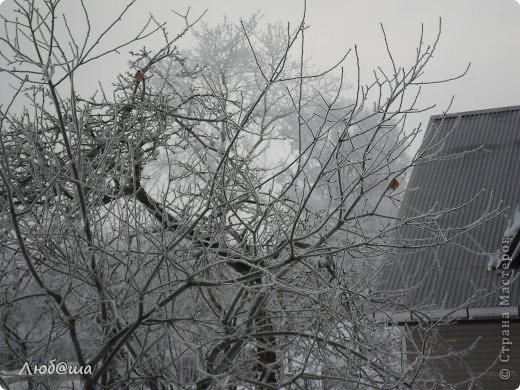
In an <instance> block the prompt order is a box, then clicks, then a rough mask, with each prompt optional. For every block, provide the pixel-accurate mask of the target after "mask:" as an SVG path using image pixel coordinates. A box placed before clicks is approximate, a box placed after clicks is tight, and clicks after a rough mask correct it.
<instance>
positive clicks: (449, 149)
mask: <svg viewBox="0 0 520 390" xmlns="http://www.w3.org/2000/svg"><path fill="white" fill-rule="evenodd" d="M448 134H449V135H448ZM447 135H448V137H447V139H446V142H445V143H443V145H442V146H440V147H439V148H438V154H437V155H436V158H439V157H442V156H448V155H451V154H453V153H457V152H463V151H467V150H472V149H475V148H478V147H479V146H483V148H482V149H480V150H478V151H475V152H471V153H467V154H465V155H464V156H463V157H459V158H456V159H448V160H441V161H439V160H435V161H432V162H430V163H428V164H424V165H419V166H416V167H415V168H414V169H413V171H412V174H411V177H410V182H409V184H408V190H407V193H406V194H405V198H404V205H406V206H403V207H402V208H401V210H400V215H401V216H403V215H406V216H412V215H417V212H418V211H422V212H425V211H427V210H430V209H432V208H433V209H434V210H436V211H439V210H442V209H446V208H453V207H457V206H459V205H461V204H464V203H465V202H468V201H469V200H470V199H472V198H473V197H474V196H475V195H476V194H477V193H479V191H481V190H482V189H486V191H485V192H484V194H483V196H481V197H479V198H477V199H476V200H475V201H474V202H471V203H470V204H469V205H468V206H467V207H465V208H464V209H462V210H459V211H457V212H453V213H449V214H448V215H446V216H444V217H442V218H440V219H439V220H438V221H437V222H438V224H439V225H440V226H442V227H444V228H446V227H460V226H463V225H465V224H468V223H470V222H471V221H475V220H476V219H478V217H479V216H480V215H482V213H483V212H484V211H485V209H486V207H488V205H489V201H490V199H491V205H492V206H494V207H497V206H498V205H501V207H502V208H503V207H508V206H509V207H510V209H509V210H508V211H507V212H506V213H505V214H506V215H503V216H499V217H496V218H494V219H493V220H491V221H488V222H486V223H485V224H482V225H480V226H478V227H476V228H474V229H472V230H471V231H470V232H469V233H468V234H465V235H463V236H462V237H459V238H458V239H457V240H455V241H454V242H453V243H452V244H450V245H445V246H442V247H440V248H436V249H434V248H430V249H425V250H415V252H413V253H410V252H407V253H406V254H401V255H394V256H393V257H392V258H390V261H389V264H388V269H387V270H386V272H385V273H384V277H383V280H382V286H381V287H382V290H383V291H394V292H395V291H400V290H403V289H409V288H412V289H411V290H409V291H406V293H405V294H403V300H402V303H405V304H407V305H412V306H414V307H416V306H420V305H427V306H428V307H430V308H431V309H451V308H455V307H459V306H460V305H462V304H464V303H465V302H467V301H468V300H470V299H472V300H474V298H475V294H477V296H478V297H482V299H479V301H478V302H473V303H471V304H470V305H469V306H468V307H497V306H499V304H500V298H499V296H500V293H499V292H497V291H496V288H497V287H500V286H501V283H502V279H501V278H502V275H501V272H499V270H491V271H489V270H488V268H487V263H488V257H487V256H485V255H483V254H481V253H482V252H487V253H495V252H496V251H497V249H498V248H499V246H500V245H501V240H502V235H503V233H504V230H505V229H506V228H507V225H508V218H509V216H510V215H511V214H512V213H513V212H514V209H515V207H516V205H518V204H520V106H516V107H505V108H499V109H491V110H482V111H472V112H466V113H457V114H449V115H446V116H444V117H443V116H433V117H432V118H431V119H430V123H429V126H428V130H427V133H426V135H425V138H424V141H423V146H422V150H424V148H425V147H426V146H425V145H428V144H429V143H430V142H433V143H435V142H436V141H439V140H441V139H443V138H444V137H446V136H447ZM414 189H415V190H414ZM501 201H502V203H500V202H501ZM453 233H455V232H453ZM401 234H402V236H403V237H404V239H411V240H415V239H425V240H426V242H427V241H428V238H430V240H431V237H432V234H431V232H427V231H425V230H424V229H418V228H413V227H404V228H403V229H402V231H401ZM413 286H416V287H417V286H418V287H417V288H413ZM519 304H520V283H514V285H513V286H512V288H511V292H510V296H509V305H510V306H515V305H519Z"/></svg>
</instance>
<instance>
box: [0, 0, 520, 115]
mask: <svg viewBox="0 0 520 390" xmlns="http://www.w3.org/2000/svg"><path fill="white" fill-rule="evenodd" d="M85 2H86V4H87V6H88V8H89V9H90V10H91V11H92V14H93V15H94V17H93V20H95V22H96V26H97V27H98V28H101V26H106V24H107V23H109V22H110V21H111V20H112V17H113V16H114V15H116V14H117V10H119V9H121V7H122V6H123V5H124V4H126V0H86V1H85ZM9 3H11V4H9ZM78 4H79V1H77V0H64V1H62V12H64V13H65V14H66V15H68V16H70V17H71V18H73V15H74V14H75V13H77V9H78ZM10 5H12V2H11V0H6V1H5V2H3V3H2V4H1V5H0V13H2V14H3V15H7V14H9V13H10V12H11V11H10V8H11V7H10ZM188 6H191V14H193V15H194V16H195V15H197V14H199V13H201V12H202V11H204V10H206V9H207V10H208V12H207V13H206V15H205V17H204V21H205V22H206V23H208V24H216V23H219V22H221V21H222V20H223V18H224V16H225V15H226V16H227V17H228V18H229V19H231V20H236V21H238V20H239V19H240V18H246V17H248V16H250V15H251V14H252V13H253V12H254V11H255V10H259V11H260V12H261V13H262V14H263V15H264V20H265V21H282V22H291V23H292V24H293V25H296V23H298V21H299V20H300V18H301V15H302V10H303V1H302V0H262V1H251V0H250V1H246V0H220V1H214V0H195V1H188V0H175V1H171V0H137V7H136V8H135V9H134V11H133V12H131V13H130V14H129V15H128V17H127V19H125V22H124V28H123V29H120V30H118V32H117V33H116V34H114V37H113V39H114V40H117V39H121V38H124V37H128V34H129V31H135V29H136V28H137V26H138V25H139V23H140V22H143V21H144V20H145V19H146V18H147V16H148V13H149V12H151V13H153V14H155V15H157V17H158V19H159V20H163V21H171V23H172V24H171V27H170V29H171V31H172V32H176V31H178V29H176V24H178V23H179V19H178V18H176V17H175V16H174V15H173V13H171V12H170V10H171V9H172V8H173V9H175V10H177V11H179V12H184V11H185V10H186V9H187V8H188ZM440 17H442V36H441V41H440V45H439V48H438V51H437V54H436V55H435V58H434V61H433V62H432V63H431V65H430V68H428V69H426V71H427V74H428V75H429V78H430V79H432V80H434V79H436V78H446V77H451V76H453V75H456V74H458V73H459V72H461V71H463V70H464V69H465V67H466V65H467V64H468V63H469V62H471V64H472V65H471V69H470V71H469V73H468V75H467V76H466V77H465V78H464V79H462V80H458V81H455V82H453V83H451V84H448V85H442V86H434V87H430V88H426V89H425V90H424V91H423V98H422V103H423V105H431V104H437V108H435V109H434V110H432V111H431V112H429V113H427V114H424V115H422V116H420V117H419V118H418V120H420V121H423V122H426V121H427V120H428V118H429V116H430V115H431V114H437V113H440V112H441V111H442V110H444V109H445V108H446V105H447V104H448V102H449V101H450V99H451V96H453V95H454V96H455V101H454V104H453V106H452V110H451V111H452V112H453V111H465V110H474V109H484V108H491V107H500V106H508V105H518V104H520V6H519V5H518V4H517V2H516V1H515V0H437V1H423V0H357V1H354V0H307V25H309V26H310V29H309V30H308V31H307V32H306V37H305V38H306V44H307V54H308V55H312V61H313V62H314V63H316V64H317V65H319V66H320V67H322V68H325V67H327V66H329V65H331V64H333V63H334V62H335V61H336V60H337V59H338V58H340V56H341V55H342V53H344V52H345V51H346V50H348V49H349V48H352V47H353V45H354V44H357V45H358V48H359V53H360V58H361V66H362V69H363V70H364V73H363V74H364V75H369V74H370V70H371V69H373V68H374V67H377V66H378V65H382V66H384V67H387V66H388V59H387V56H386V52H385V47H384V42H383V37H382V33H381V29H380V27H379V23H383V25H384V26H385V29H386V32H387V35H388V37H389V41H390V44H391V48H392V51H393V53H394V58H395V60H396V61H397V62H398V63H401V64H407V63H409V62H410V59H411V58H412V56H413V55H414V54H415V49H416V45H417V41H418V39H419V33H420V27H421V23H423V24H424V26H425V32H426V39H425V40H426V41H431V40H433V39H434V37H435V35H436V32H437V28H438V21H439V18H440ZM75 27H76V26H75ZM2 35H3V33H2ZM186 42H187V43H186V44H188V42H189V38H188V39H187V41H186ZM126 54H127V51H125V52H122V53H121V55H120V56H116V55H114V56H112V57H110V58H107V59H105V60H104V62H103V64H102V65H99V67H98V68H96V69H97V72H96V75H95V76H96V78H99V79H101V80H102V81H103V82H104V83H110V81H111V80H112V78H113V77H114V76H115V74H117V73H118V72H119V71H121V70H125V67H127V60H128V56H127V55H126ZM347 68H348V67H347ZM0 83H1V84H0V91H1V92H0V94H1V99H0V103H3V104H5V102H6V100H7V99H8V97H9V95H10V90H9V89H7V88H4V87H5V83H6V78H5V77H4V76H2V77H0ZM84 83H85V86H92V85H94V84H93V78H92V77H88V78H87V77H86V78H84Z"/></svg>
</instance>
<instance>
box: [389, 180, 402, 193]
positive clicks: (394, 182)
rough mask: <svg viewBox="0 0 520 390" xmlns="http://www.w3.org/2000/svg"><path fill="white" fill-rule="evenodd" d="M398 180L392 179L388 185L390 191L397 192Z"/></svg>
mask: <svg viewBox="0 0 520 390" xmlns="http://www.w3.org/2000/svg"><path fill="white" fill-rule="evenodd" d="M399 185H400V183H399V180H397V179H392V181H391V182H390V185H389V186H388V187H390V188H391V189H392V190H394V191H395V190H397V189H398V188H399Z"/></svg>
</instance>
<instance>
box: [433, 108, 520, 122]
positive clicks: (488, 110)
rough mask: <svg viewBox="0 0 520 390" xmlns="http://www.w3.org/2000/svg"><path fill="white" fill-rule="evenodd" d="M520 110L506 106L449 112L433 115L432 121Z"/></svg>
mask: <svg viewBox="0 0 520 390" xmlns="http://www.w3.org/2000/svg"><path fill="white" fill-rule="evenodd" d="M518 110H520V105H516V106H504V107H496V108H485V109H480V110H471V111H459V112H453V113H450V112H447V113H444V114H437V115H431V116H430V120H434V119H441V118H452V117H458V116H469V115H476V114H488V113H493V112H503V111H518Z"/></svg>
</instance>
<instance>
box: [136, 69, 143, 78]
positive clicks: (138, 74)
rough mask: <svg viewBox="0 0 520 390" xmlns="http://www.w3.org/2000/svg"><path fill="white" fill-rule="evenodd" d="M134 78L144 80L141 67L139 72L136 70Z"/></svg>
mask: <svg viewBox="0 0 520 390" xmlns="http://www.w3.org/2000/svg"><path fill="white" fill-rule="evenodd" d="M134 79H136V80H137V81H143V80H144V73H143V71H142V70H141V69H139V70H138V71H137V72H135V75H134Z"/></svg>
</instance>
